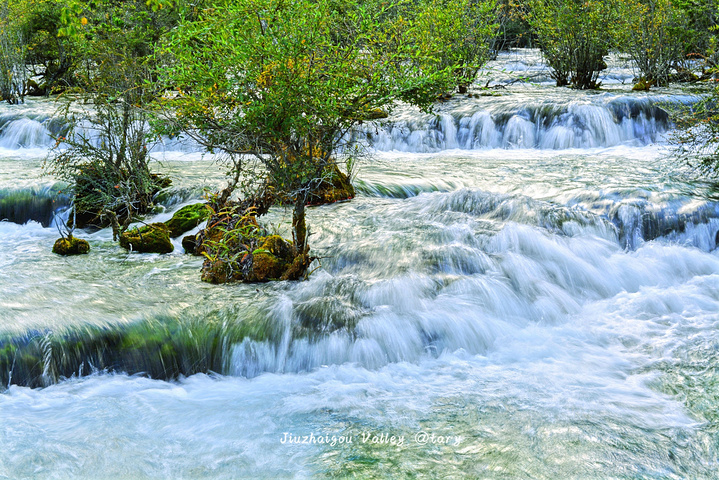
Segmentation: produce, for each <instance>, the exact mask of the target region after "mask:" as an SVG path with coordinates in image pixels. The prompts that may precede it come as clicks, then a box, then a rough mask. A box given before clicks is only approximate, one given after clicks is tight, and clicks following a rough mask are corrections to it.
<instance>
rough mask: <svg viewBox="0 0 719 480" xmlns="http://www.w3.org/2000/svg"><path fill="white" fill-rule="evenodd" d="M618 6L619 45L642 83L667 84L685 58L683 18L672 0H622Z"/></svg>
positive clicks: (684, 19) (684, 22)
mask: <svg viewBox="0 0 719 480" xmlns="http://www.w3.org/2000/svg"><path fill="white" fill-rule="evenodd" d="M620 8H621V12H622V15H621V19H622V20H621V28H620V29H619V30H618V35H619V39H620V40H619V45H620V48H621V49H622V51H624V52H626V53H628V54H630V55H631V57H632V60H634V62H635V64H636V66H637V68H638V69H639V72H640V75H641V78H642V81H643V82H644V83H645V84H647V85H659V86H662V85H666V84H667V83H668V82H669V74H670V72H671V69H672V68H674V67H677V68H680V67H678V64H679V62H681V60H682V58H683V57H684V48H685V47H684V41H683V40H684V37H685V32H686V23H687V22H686V17H685V16H684V14H683V13H682V12H681V11H680V10H678V9H676V8H675V7H674V5H673V4H672V1H671V0H625V1H624V2H622V4H621V7H620Z"/></svg>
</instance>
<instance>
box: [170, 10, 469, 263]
mask: <svg viewBox="0 0 719 480" xmlns="http://www.w3.org/2000/svg"><path fill="white" fill-rule="evenodd" d="M409 7H412V8H409ZM432 8H438V7H436V2H427V3H420V4H419V5H417V4H415V3H410V2H397V3H392V4H388V3H383V2H379V1H369V2H364V1H359V0H350V1H345V2H336V1H331V0H317V1H310V0H300V1H296V2H284V1H281V0H248V1H244V2H231V1H227V2H218V3H217V4H216V5H215V6H213V7H212V8H207V9H204V10H201V11H198V12H193V14H194V15H195V17H194V18H192V19H188V20H185V21H183V22H182V23H181V25H180V27H179V28H177V29H176V30H173V31H172V32H171V34H170V37H169V42H168V43H167V46H166V51H167V54H168V58H169V59H171V60H169V61H168V62H167V63H166V64H165V65H164V66H163V68H162V76H163V78H164V79H165V82H166V84H167V85H168V86H172V87H175V89H176V94H175V95H172V96H170V97H168V98H167V101H166V106H167V109H168V110H167V111H168V113H169V115H168V117H169V118H168V119H167V120H168V121H167V123H166V125H169V128H170V129H175V130H176V131H177V130H179V131H183V132H185V133H186V134H188V135H189V136H191V137H193V138H195V139H197V140H198V141H199V142H200V143H202V144H203V145H205V146H206V147H207V148H208V149H209V150H210V151H219V152H224V153H226V154H228V155H229V156H231V158H232V159H233V162H234V166H233V168H234V171H235V172H236V173H237V172H242V173H243V175H244V177H243V178H245V179H246V182H245V188H246V190H250V191H251V190H252V189H253V188H256V187H257V186H258V185H265V184H266V183H267V182H268V183H270V184H272V185H273V186H274V187H275V194H276V195H277V197H278V198H280V199H282V200H283V201H285V202H288V203H291V204H294V206H295V211H294V214H293V234H294V237H295V238H294V240H295V242H296V245H297V246H298V249H299V250H300V251H304V250H305V247H306V230H305V226H304V205H305V203H306V201H307V198H308V197H309V195H310V194H311V192H312V191H313V190H315V189H316V188H318V187H319V185H320V184H321V182H322V179H323V176H324V172H326V167H328V166H329V165H332V164H334V163H335V162H336V160H335V157H336V154H337V153H338V152H339V151H340V150H342V149H343V148H344V147H346V146H347V145H346V142H347V139H348V138H350V136H349V135H347V134H348V133H349V132H350V130H351V129H352V128H353V127H354V126H356V125H357V124H359V123H362V122H363V121H368V120H369V119H370V118H371V115H372V112H375V111H376V110H377V109H382V110H385V111H387V112H389V111H391V110H392V109H393V107H394V106H395V102H397V101H398V100H399V101H405V102H408V103H411V104H414V105H417V106H419V107H420V108H422V109H425V110H428V109H430V108H431V106H432V104H433V102H434V100H435V96H436V94H437V93H439V92H442V91H447V89H448V88H449V87H450V86H453V85H454V84H455V82H456V77H455V71H456V70H457V68H458V67H460V68H461V67H462V66H463V65H451V64H450V63H451V62H447V61H443V54H444V52H445V50H447V49H448V46H447V45H445V43H444V38H441V35H443V34H444V33H443V32H444V30H443V29H437V28H433V27H432V25H431V22H430V21H429V20H430V19H431V18H432V10H431V9H432ZM430 27H432V28H430ZM448 28H449V27H448ZM253 185H254V187H253Z"/></svg>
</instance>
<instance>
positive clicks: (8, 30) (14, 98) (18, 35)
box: [0, 0, 28, 104]
mask: <svg viewBox="0 0 719 480" xmlns="http://www.w3.org/2000/svg"><path fill="white" fill-rule="evenodd" d="M13 15H14V12H13V9H11V8H10V6H9V4H8V0H5V1H4V2H0V99H2V100H5V101H6V102H8V103H10V104H14V103H20V102H22V101H23V99H24V97H25V90H26V83H27V77H28V71H27V65H26V59H27V45H26V43H25V38H24V36H23V32H22V30H21V29H20V28H19V26H18V25H17V22H14V21H13V19H12V17H13Z"/></svg>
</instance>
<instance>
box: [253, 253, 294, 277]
mask: <svg viewBox="0 0 719 480" xmlns="http://www.w3.org/2000/svg"><path fill="white" fill-rule="evenodd" d="M286 268H287V263H286V262H283V261H282V260H281V259H280V258H278V257H276V256H274V255H272V254H271V253H264V252H260V253H255V254H254V255H252V270H251V272H250V274H249V275H248V276H247V281H248V282H268V281H270V280H277V279H279V278H280V277H281V276H282V274H283V273H284V271H285V269H286Z"/></svg>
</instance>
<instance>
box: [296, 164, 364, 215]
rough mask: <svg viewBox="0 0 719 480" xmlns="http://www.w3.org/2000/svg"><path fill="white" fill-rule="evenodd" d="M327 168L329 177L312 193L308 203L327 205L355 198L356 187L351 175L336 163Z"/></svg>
mask: <svg viewBox="0 0 719 480" xmlns="http://www.w3.org/2000/svg"><path fill="white" fill-rule="evenodd" d="M327 169H328V170H329V172H328V175H327V176H326V177H327V178H326V179H325V180H323V181H322V183H321V184H320V186H319V188H318V189H317V190H315V191H314V192H312V194H310V196H309V199H308V200H307V204H308V205H326V204H328V203H334V202H340V201H342V200H349V199H350V198H354V196H355V189H354V187H353V186H352V184H351V183H350V180H349V177H348V176H347V175H346V174H345V173H343V172H342V171H341V170H340V169H339V167H338V166H337V165H336V164H332V165H329V166H328V167H327Z"/></svg>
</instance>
